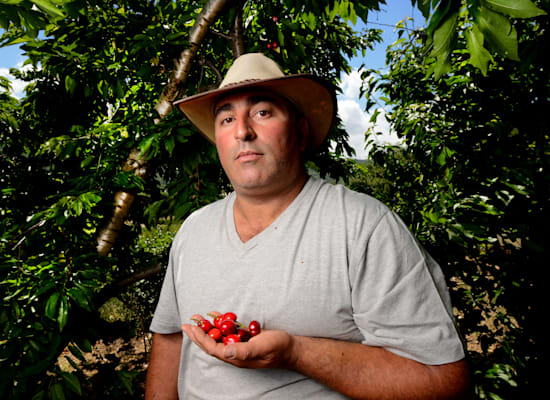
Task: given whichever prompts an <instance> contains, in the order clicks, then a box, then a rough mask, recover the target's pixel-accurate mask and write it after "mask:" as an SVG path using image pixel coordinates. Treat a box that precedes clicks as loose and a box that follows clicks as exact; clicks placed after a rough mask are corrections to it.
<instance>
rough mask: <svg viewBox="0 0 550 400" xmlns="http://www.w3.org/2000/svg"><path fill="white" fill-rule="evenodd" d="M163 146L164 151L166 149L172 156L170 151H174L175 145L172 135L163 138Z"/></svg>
mask: <svg viewBox="0 0 550 400" xmlns="http://www.w3.org/2000/svg"><path fill="white" fill-rule="evenodd" d="M164 147H165V148H166V151H168V154H170V156H172V152H173V151H174V147H176V140H175V138H174V136H172V135H170V136H168V137H166V139H164Z"/></svg>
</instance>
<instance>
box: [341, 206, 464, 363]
mask: <svg viewBox="0 0 550 400" xmlns="http://www.w3.org/2000/svg"><path fill="white" fill-rule="evenodd" d="M361 241H362V243H359V244H358V248H357V255H356V257H354V258H353V265H352V266H351V271H350V279H351V285H352V303H353V316H354V319H355V322H356V324H357V326H358V327H359V330H360V331H361V333H362V334H363V337H364V341H363V343H364V344H367V345H370V346H379V347H383V348H385V349H387V350H388V351H391V352H393V353H395V354H397V355H400V356H402V357H407V358H410V359H413V360H416V361H418V362H421V363H424V364H430V365H438V364H444V363H449V362H454V361H458V360H460V359H462V358H464V348H463V344H462V341H461V339H460V336H459V334H458V332H457V330H456V326H455V323H454V318H453V316H452V308H451V302H450V297H449V293H448V289H447V286H446V283H445V279H444V276H443V273H442V272H441V269H440V267H439V265H438V264H437V263H436V262H435V261H434V260H433V259H432V257H431V256H430V255H429V254H428V253H427V252H426V251H425V250H424V249H423V248H422V246H421V245H420V244H419V243H418V242H417V241H416V239H415V238H414V236H413V235H412V233H411V232H410V231H409V230H408V228H407V226H406V225H405V224H404V223H403V221H401V219H400V218H399V217H398V216H397V215H396V214H394V213H393V212H391V211H389V210H388V212H386V213H385V214H384V215H383V216H382V217H381V218H380V220H379V221H378V223H377V224H376V225H375V226H374V228H373V230H372V232H369V233H367V234H366V235H365V236H363V237H362V238H360V242H361Z"/></svg>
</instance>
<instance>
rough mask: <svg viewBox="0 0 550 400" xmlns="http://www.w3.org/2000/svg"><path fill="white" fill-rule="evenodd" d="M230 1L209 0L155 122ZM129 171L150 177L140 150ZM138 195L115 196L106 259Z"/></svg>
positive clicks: (100, 241)
mask: <svg viewBox="0 0 550 400" xmlns="http://www.w3.org/2000/svg"><path fill="white" fill-rule="evenodd" d="M227 3H229V0H209V1H208V2H207V3H206V4H205V6H204V8H203V9H202V11H201V13H200V14H199V17H198V18H197V21H195V24H194V25H193V27H192V28H191V30H190V32H189V43H190V44H191V45H190V47H189V48H187V49H185V50H184V51H183V52H182V53H181V55H180V58H179V60H177V61H176V66H175V69H174V72H173V74H172V77H171V78H170V79H169V81H168V84H167V85H166V86H165V88H164V90H163V91H162V95H161V98H160V100H159V102H158V103H157V105H156V106H155V109H156V110H157V112H158V114H159V118H158V119H155V123H159V122H160V121H161V120H162V119H163V118H164V117H166V116H167V115H168V114H169V113H170V112H171V111H172V102H173V101H174V100H175V99H176V97H177V95H178V93H179V91H180V90H181V87H182V86H183V85H184V84H185V82H186V80H187V76H188V75H189V71H190V70H191V63H192V61H193V59H194V57H195V56H196V54H197V51H198V49H199V47H200V44H201V42H202V40H203V39H204V37H205V36H206V34H207V33H208V30H209V28H210V26H211V25H212V24H213V23H214V22H215V21H216V19H217V18H218V16H219V15H220V13H221V11H222V10H223V8H224V7H225V6H226V4H227ZM125 168H127V169H126V171H129V170H133V171H134V173H135V174H136V175H138V176H142V177H143V176H146V175H148V174H149V171H148V169H149V168H148V163H147V161H146V154H140V153H139V151H138V150H133V151H132V152H131V154H130V156H129V158H128V160H127V162H126V165H125ZM134 198H135V194H133V193H129V192H124V191H120V192H117V193H116V194H115V209H114V211H113V215H112V216H111V218H110V220H109V222H108V223H107V224H106V226H105V227H104V228H103V229H102V230H101V231H100V234H99V236H98V238H97V252H98V253H99V254H100V255H102V256H106V255H108V254H109V252H110V251H111V248H112V247H113V245H114V244H115V242H116V239H117V237H118V234H119V233H120V230H121V228H122V225H123V224H124V220H125V219H126V217H127V216H128V213H129V212H130V207H131V206H132V203H133V201H134Z"/></svg>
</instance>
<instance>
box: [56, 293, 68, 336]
mask: <svg viewBox="0 0 550 400" xmlns="http://www.w3.org/2000/svg"><path fill="white" fill-rule="evenodd" d="M68 315H69V304H68V302H67V296H62V297H61V299H60V302H59V312H58V314H57V324H58V325H59V331H60V332H61V331H62V330H63V328H65V325H66V324H67V318H68Z"/></svg>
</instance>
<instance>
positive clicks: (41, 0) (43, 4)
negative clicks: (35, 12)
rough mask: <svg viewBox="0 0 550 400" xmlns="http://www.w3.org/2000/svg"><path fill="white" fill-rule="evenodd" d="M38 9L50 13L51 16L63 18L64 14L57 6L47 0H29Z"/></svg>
mask: <svg viewBox="0 0 550 400" xmlns="http://www.w3.org/2000/svg"><path fill="white" fill-rule="evenodd" d="M31 2H33V3H34V4H36V5H37V6H38V7H39V8H40V9H42V10H43V11H45V12H46V13H48V14H49V15H51V16H52V17H58V18H65V14H64V13H63V11H61V10H60V9H59V8H57V7H56V6H55V5H53V4H52V2H51V1H48V0H31Z"/></svg>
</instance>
